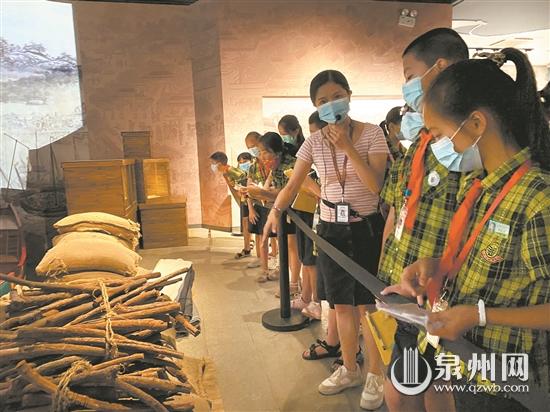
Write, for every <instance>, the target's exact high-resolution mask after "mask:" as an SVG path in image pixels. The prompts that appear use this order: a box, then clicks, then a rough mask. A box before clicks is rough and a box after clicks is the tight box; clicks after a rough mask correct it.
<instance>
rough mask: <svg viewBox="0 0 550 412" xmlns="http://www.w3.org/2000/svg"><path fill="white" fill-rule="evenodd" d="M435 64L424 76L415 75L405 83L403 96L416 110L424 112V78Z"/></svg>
mask: <svg viewBox="0 0 550 412" xmlns="http://www.w3.org/2000/svg"><path fill="white" fill-rule="evenodd" d="M434 67H435V64H434V65H433V66H432V67H430V68H429V69H428V70H427V71H426V73H424V74H423V75H422V76H419V77H415V78H413V79H411V80H409V81H408V82H406V83H405V84H404V85H403V88H402V90H403V98H404V99H405V101H406V102H407V105H408V106H409V107H410V108H411V109H413V110H414V111H415V112H418V113H422V100H423V99H424V90H422V79H423V78H424V76H426V75H427V74H428V73H429V72H430V71H432V69H433V68H434Z"/></svg>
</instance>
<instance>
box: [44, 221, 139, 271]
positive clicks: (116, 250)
mask: <svg viewBox="0 0 550 412" xmlns="http://www.w3.org/2000/svg"><path fill="white" fill-rule="evenodd" d="M54 227H55V228H56V229H57V231H58V232H59V236H56V237H55V238H54V239H53V245H54V247H53V248H51V249H50V250H48V252H47V253H46V255H45V256H44V257H43V258H42V260H41V261H40V263H39V264H38V266H37V267H36V273H37V274H38V275H39V276H45V277H48V278H51V277H56V278H57V277H64V278H65V277H70V275H72V274H78V277H79V278H80V279H82V277H89V278H91V279H99V278H112V277H116V276H117V275H118V276H135V275H136V274H137V273H138V271H139V263H140V261H141V257H140V256H139V255H138V254H137V253H136V252H135V251H134V250H135V248H136V247H137V245H138V241H139V236H140V233H139V224H137V223H135V222H133V221H132V220H129V219H124V218H121V217H118V216H114V215H111V214H108V213H102V212H88V213H78V214H75V215H70V216H67V217H65V218H63V219H61V220H60V221H58V222H57V223H55V224H54Z"/></svg>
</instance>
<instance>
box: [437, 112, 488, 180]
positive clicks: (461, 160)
mask: <svg viewBox="0 0 550 412" xmlns="http://www.w3.org/2000/svg"><path fill="white" fill-rule="evenodd" d="M467 120H468V119H466V120H465V121H463V122H462V124H461V125H460V127H459V128H458V129H457V130H456V132H454V133H453V135H452V136H451V137H449V136H442V137H441V138H440V139H439V140H438V141H437V142H435V143H432V144H431V145H430V147H431V149H432V152H433V154H434V156H435V157H436V158H437V161H438V162H439V163H441V164H442V165H443V166H445V167H446V168H447V169H449V170H450V171H451V172H471V171H472V170H477V169H481V168H483V163H482V161H481V155H480V154H479V148H478V147H477V142H479V139H481V136H479V137H478V138H477V139H476V141H475V142H474V144H472V145H471V146H470V147H468V148H467V149H466V150H464V151H463V152H462V153H458V152H456V151H455V148H454V144H453V139H454V138H455V136H456V135H457V134H458V132H459V131H460V130H461V129H462V127H463V126H464V124H466V121H467Z"/></svg>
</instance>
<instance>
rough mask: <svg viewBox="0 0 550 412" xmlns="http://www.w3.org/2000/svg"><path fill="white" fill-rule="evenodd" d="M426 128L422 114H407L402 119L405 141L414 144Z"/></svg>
mask: <svg viewBox="0 0 550 412" xmlns="http://www.w3.org/2000/svg"><path fill="white" fill-rule="evenodd" d="M423 127H424V118H423V117H422V113H409V112H407V113H405V114H404V115H403V117H402V119H401V132H400V133H401V134H402V135H403V138H404V139H405V140H409V141H411V142H414V141H415V140H416V139H417V138H418V134H419V133H420V130H421V129H422V128H423Z"/></svg>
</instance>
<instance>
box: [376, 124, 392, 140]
mask: <svg viewBox="0 0 550 412" xmlns="http://www.w3.org/2000/svg"><path fill="white" fill-rule="evenodd" d="M378 126H380V128H381V129H382V131H383V132H384V136H385V137H388V135H389V134H390V131H389V130H388V123H387V122H386V121H385V120H382V121H381V122H380V124H379V125H378Z"/></svg>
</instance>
